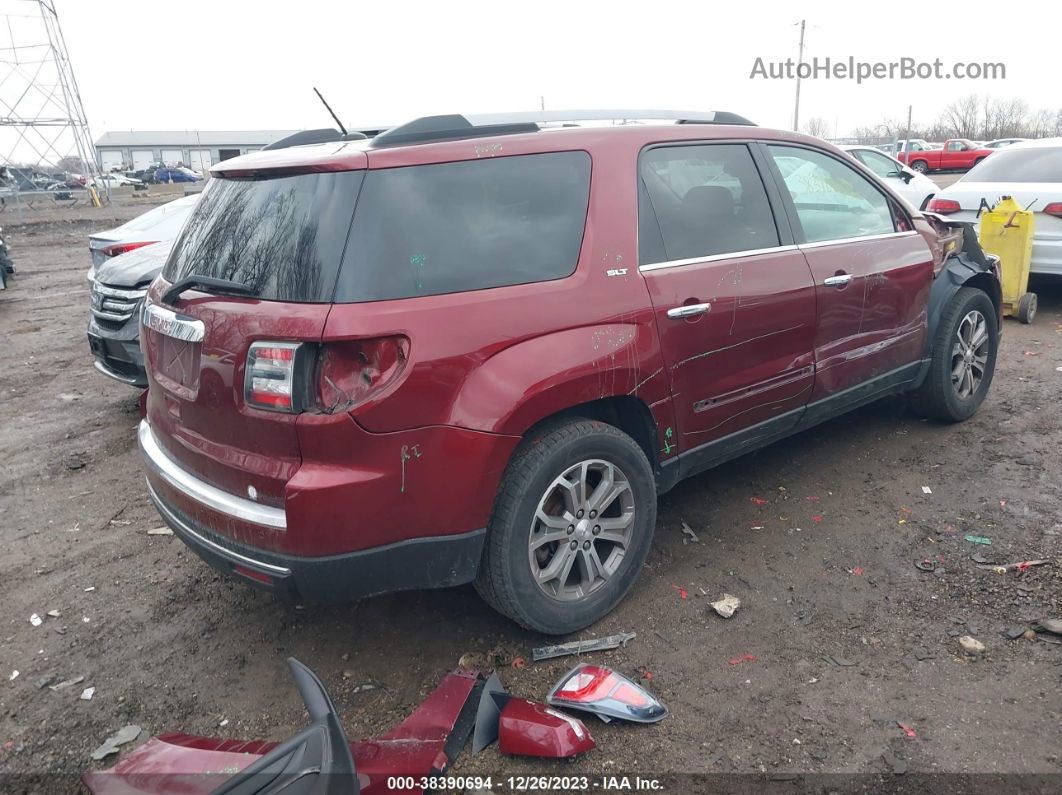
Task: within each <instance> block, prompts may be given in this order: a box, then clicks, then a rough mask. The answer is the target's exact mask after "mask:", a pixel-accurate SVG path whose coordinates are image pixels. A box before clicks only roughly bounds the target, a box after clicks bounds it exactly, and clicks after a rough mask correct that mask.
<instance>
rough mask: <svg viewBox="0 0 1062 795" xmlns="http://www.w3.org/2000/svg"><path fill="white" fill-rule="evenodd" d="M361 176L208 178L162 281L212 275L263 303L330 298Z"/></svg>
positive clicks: (348, 172)
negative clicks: (242, 287)
mask: <svg viewBox="0 0 1062 795" xmlns="http://www.w3.org/2000/svg"><path fill="white" fill-rule="evenodd" d="M363 174H364V172H361V171H343V172H338V173H326V174H300V175H297V176H286V177H273V178H268V179H221V178H215V179H212V180H211V181H210V182H209V184H208V185H207V187H206V188H205V189H204V191H203V196H202V198H201V199H200V200H199V203H198V205H197V206H196V208H195V210H194V211H193V212H192V214H191V216H190V217H189V219H188V222H187V224H186V226H185V228H184V231H183V232H182V233H181V236H180V237H179V238H178V240H177V243H176V245H174V247H173V251H172V253H171V254H170V258H169V260H167V262H166V268H165V270H164V271H163V276H165V278H166V280H167V281H169V282H175V281H177V280H178V279H182V278H184V277H185V276H190V275H197V276H212V277H214V278H218V279H230V280H232V281H237V282H241V283H243V284H247V285H250V286H251V287H252V289H253V291H254V294H255V295H256V296H257V297H259V298H263V299H265V300H272V301H293V302H308V303H327V302H329V301H331V300H332V293H333V290H334V288H335V283H336V273H337V272H338V270H339V263H340V259H341V258H342V256H343V244H344V242H345V241H346V237H347V232H348V231H349V229H350V221H351V216H352V215H353V214H354V203H355V201H356V199H357V196H358V189H359V187H360V185H361V180H362V177H363Z"/></svg>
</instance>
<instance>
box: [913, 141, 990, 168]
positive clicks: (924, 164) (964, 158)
mask: <svg viewBox="0 0 1062 795" xmlns="http://www.w3.org/2000/svg"><path fill="white" fill-rule="evenodd" d="M995 151H996V150H995V149H985V148H983V147H979V146H977V145H976V144H975V143H974V142H973V141H968V140H966V139H965V138H951V139H949V140H947V141H945V142H944V147H943V148H942V149H926V148H924V147H922V146H921V145H919V144H915V143H914V142H912V144H911V148H910V151H903V152H900V153H899V154H897V155H896V159H897V160H899V161H900V162H901V163H903V164H904V165H909V166H910V167H911V168H913V169H914V170H915V171H919V172H921V173H923V174H926V173H928V172H930V171H943V170H952V171H961V170H966V169H970V168H973V167H974V166H976V165H977V164H978V163H980V162H981V161H982V160H984V159H985V158H986V157H988V156H989V155H990V154H992V153H993V152H995Z"/></svg>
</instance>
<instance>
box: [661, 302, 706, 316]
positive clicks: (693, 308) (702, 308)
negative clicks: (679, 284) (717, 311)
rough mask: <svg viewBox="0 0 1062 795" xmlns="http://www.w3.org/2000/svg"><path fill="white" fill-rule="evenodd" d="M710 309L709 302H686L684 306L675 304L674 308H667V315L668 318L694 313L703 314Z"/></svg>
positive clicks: (692, 314) (694, 314)
mask: <svg viewBox="0 0 1062 795" xmlns="http://www.w3.org/2000/svg"><path fill="white" fill-rule="evenodd" d="M711 311H712V305H711V304H686V305H684V306H676V307H675V308H674V309H669V310H667V316H668V317H670V318H674V319H678V318H684V317H694V316H696V315H703V314H705V313H707V312H711Z"/></svg>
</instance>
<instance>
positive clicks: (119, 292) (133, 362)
mask: <svg viewBox="0 0 1062 795" xmlns="http://www.w3.org/2000/svg"><path fill="white" fill-rule="evenodd" d="M172 247H173V240H166V241H164V242H161V243H151V244H149V245H146V246H142V247H140V248H137V249H135V250H133V251H130V252H129V253H128V254H122V255H121V256H119V257H112V258H111V259H109V260H107V261H105V262H104V263H103V264H102V265H100V267H99V268H98V270H97V271H96V278H95V279H93V281H92V293H91V305H90V312H91V313H90V315H89V323H88V342H89V350H90V351H91V352H92V358H93V360H94V362H93V365H94V366H95V368H96V370H97V371H98V372H100V373H102V374H103V375H105V376H107V377H109V378H113V379H115V380H116V381H121V382H122V383H123V384H128V385H129V386H133V387H137V388H138V389H143V388H145V387H146V386H147V374H146V373H145V372H144V357H143V355H142V354H141V352H140V309H141V305H142V304H143V301H144V295H145V293H147V288H148V285H149V284H151V282H152V280H153V279H154V278H155V277H156V276H158V275H159V273H160V272H161V271H162V266H163V265H165V264H166V257H167V256H169V253H170V249H171V248H172Z"/></svg>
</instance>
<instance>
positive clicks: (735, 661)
mask: <svg viewBox="0 0 1062 795" xmlns="http://www.w3.org/2000/svg"><path fill="white" fill-rule="evenodd" d="M744 662H756V655H754V654H742V655H741V656H740V657H731V658H730V659H729V660H727V661H726V663H727V665H741V663H744Z"/></svg>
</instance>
